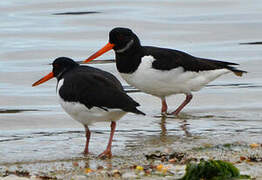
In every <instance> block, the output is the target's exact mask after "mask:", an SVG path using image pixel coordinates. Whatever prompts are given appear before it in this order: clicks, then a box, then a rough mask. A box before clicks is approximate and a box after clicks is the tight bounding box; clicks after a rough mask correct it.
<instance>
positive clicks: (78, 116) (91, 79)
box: [32, 57, 145, 158]
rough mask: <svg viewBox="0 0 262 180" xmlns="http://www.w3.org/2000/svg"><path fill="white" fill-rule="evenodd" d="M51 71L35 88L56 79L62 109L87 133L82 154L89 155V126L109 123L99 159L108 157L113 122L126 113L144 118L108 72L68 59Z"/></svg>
mask: <svg viewBox="0 0 262 180" xmlns="http://www.w3.org/2000/svg"><path fill="white" fill-rule="evenodd" d="M52 65H53V71H52V72H51V73H49V74H48V75H46V76H45V77H43V78H42V79H40V80H38V81H37V82H35V83H34V84H33V85H32V86H37V85H39V84H41V83H44V82H46V81H48V80H49V79H51V78H53V77H56V79H57V86H56V92H57V96H58V99H59V103H60V104H61V106H62V107H63V109H64V110H65V111H66V112H67V113H68V114H69V115H70V116H71V117H72V118H73V119H75V120H77V121H79V122H80V123H82V124H83V125H84V127H85V131H86V145H85V150H84V154H88V145H89V139H90V135H91V132H90V130H89V128H88V126H89V125H90V124H92V123H95V122H102V121H109V122H111V133H110V138H109V142H108V145H107V148H106V150H105V151H104V152H103V153H101V154H100V155H99V157H106V156H107V157H109V158H110V157H111V156H112V153H111V145H112V139H113V135H114V132H115V128H116V122H115V121H117V120H119V119H120V118H121V117H123V116H124V115H125V114H126V113H128V112H132V113H135V114H142V115H145V114H144V113H143V112H141V111H139V110H138V109H137V108H136V107H137V106H139V104H138V103H137V102H136V101H134V100H133V99H132V98H131V97H129V96H128V95H127V94H126V93H125V91H124V89H123V87H122V85H121V83H120V82H119V81H118V80H117V79H116V78H115V77H114V76H113V75H112V74H110V73H108V72H105V71H102V70H100V69H97V68H93V67H89V66H80V65H79V64H78V63H76V62H75V61H73V60H72V59H70V58H67V57H59V58H57V59H55V60H54V62H53V63H52Z"/></svg>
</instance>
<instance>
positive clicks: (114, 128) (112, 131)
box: [98, 121, 116, 158]
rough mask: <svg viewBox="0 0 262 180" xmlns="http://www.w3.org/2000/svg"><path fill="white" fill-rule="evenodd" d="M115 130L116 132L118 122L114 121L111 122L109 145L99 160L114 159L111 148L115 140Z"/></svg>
mask: <svg viewBox="0 0 262 180" xmlns="http://www.w3.org/2000/svg"><path fill="white" fill-rule="evenodd" d="M115 130H116V122H115V121H112V122H111V133H110V138H109V141H108V145H107V147H106V150H105V151H104V152H102V153H101V154H100V155H99V156H98V157H99V158H106V157H108V158H111V157H112V152H111V146H112V140H113V136H114V133H115Z"/></svg>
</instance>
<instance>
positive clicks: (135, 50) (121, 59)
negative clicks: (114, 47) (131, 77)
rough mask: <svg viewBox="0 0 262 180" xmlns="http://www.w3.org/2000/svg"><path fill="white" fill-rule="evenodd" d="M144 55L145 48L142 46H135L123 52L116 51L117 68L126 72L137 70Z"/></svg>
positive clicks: (121, 71)
mask: <svg viewBox="0 0 262 180" xmlns="http://www.w3.org/2000/svg"><path fill="white" fill-rule="evenodd" d="M143 56H144V49H143V47H142V46H134V47H132V48H130V49H128V51H125V52H122V53H118V52H115V57H116V67H117V70H118V71H119V72H120V73H125V74H131V73H133V72H135V71H136V70H137V68H138V66H139V64H140V62H141V58H142V57H143Z"/></svg>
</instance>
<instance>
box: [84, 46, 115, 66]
mask: <svg viewBox="0 0 262 180" xmlns="http://www.w3.org/2000/svg"><path fill="white" fill-rule="evenodd" d="M114 46H115V45H114V44H111V43H107V44H106V45H105V46H104V47H103V48H101V49H100V50H99V51H97V52H96V53H94V54H93V55H91V56H90V57H89V58H87V59H86V60H84V62H83V63H88V62H90V61H92V60H94V59H95V58H97V57H98V56H101V55H102V54H104V53H105V52H107V51H109V50H111V49H113V47H114Z"/></svg>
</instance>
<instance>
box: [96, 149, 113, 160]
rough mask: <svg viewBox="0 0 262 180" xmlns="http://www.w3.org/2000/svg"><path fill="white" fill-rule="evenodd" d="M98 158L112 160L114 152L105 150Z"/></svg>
mask: <svg viewBox="0 0 262 180" xmlns="http://www.w3.org/2000/svg"><path fill="white" fill-rule="evenodd" d="M98 158H100V159H106V158H108V159H111V158H112V152H111V151H110V150H105V151H104V152H102V153H101V154H100V155H99V156H98Z"/></svg>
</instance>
